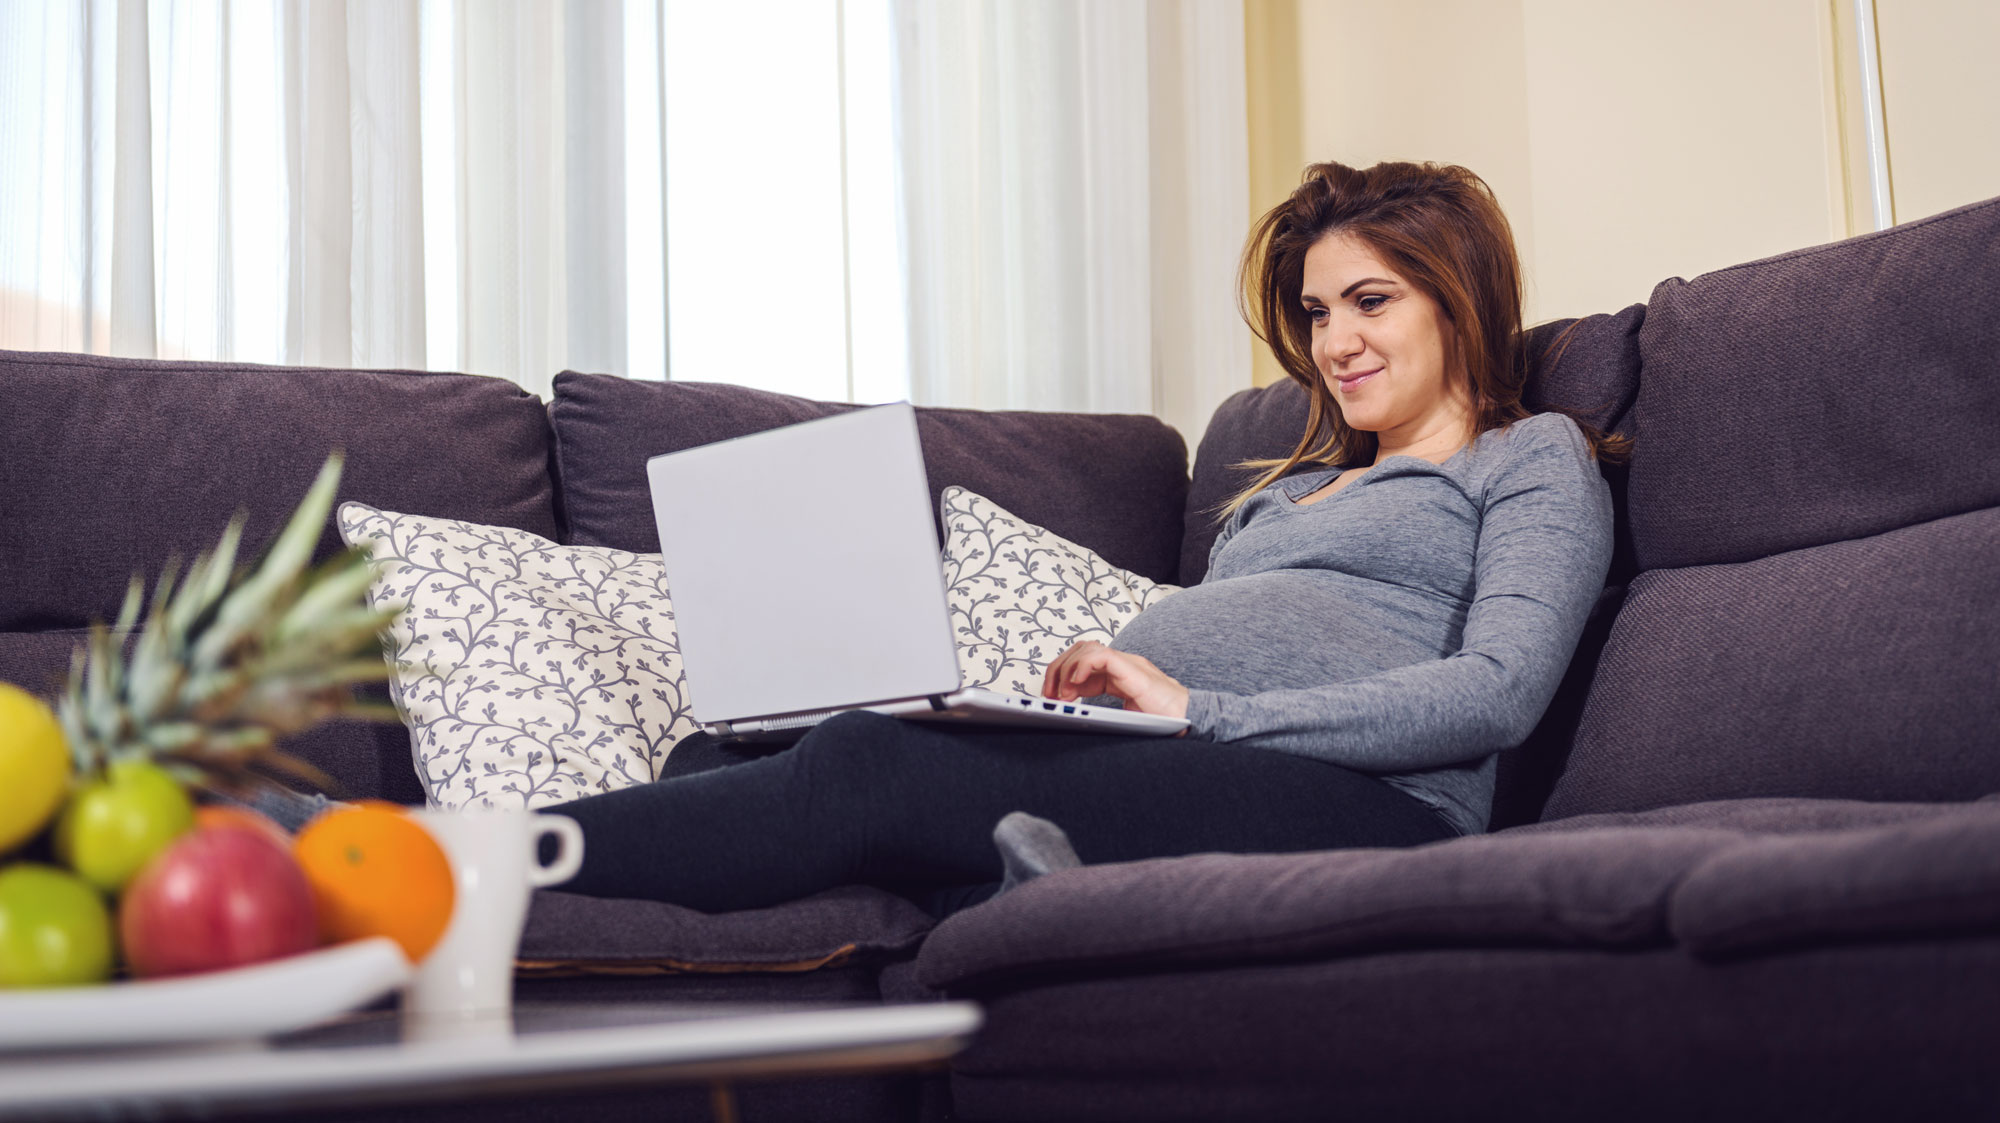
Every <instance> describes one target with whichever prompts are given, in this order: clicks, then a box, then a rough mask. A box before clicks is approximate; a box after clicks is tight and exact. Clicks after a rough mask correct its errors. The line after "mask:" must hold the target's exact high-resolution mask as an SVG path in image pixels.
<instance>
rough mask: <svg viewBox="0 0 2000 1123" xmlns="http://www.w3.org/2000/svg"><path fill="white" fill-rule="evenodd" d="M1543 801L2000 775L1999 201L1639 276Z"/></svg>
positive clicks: (1846, 789) (1914, 795) (1639, 799)
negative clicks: (1629, 361)
mask: <svg viewBox="0 0 2000 1123" xmlns="http://www.w3.org/2000/svg"><path fill="white" fill-rule="evenodd" d="M1639 345H1640V354H1641V359H1642V363H1643V369H1642V374H1641V377H1640V383H1639V396H1638V400H1637V402H1636V404H1635V406H1634V409H1633V413H1634V418H1635V421H1636V432H1637V436H1638V447H1637V449H1636V450H1635V453H1634V456H1633V461H1632V466H1631V481H1630V489H1629V508H1630V525H1631V531H1632V545H1633V549H1634V552H1635V555H1636V559H1637V562H1638V564H1639V566H1640V568H1641V572H1640V573H1639V574H1638V576H1637V577H1636V578H1635V579H1634V580H1633V581H1632V583H1631V586H1630V588H1629V590H1628V592H1627V595H1626V598H1625V603H1624V606H1623V608H1622V609H1621V610H1620V612H1619V614H1618V618H1617V621H1616V623H1615V624H1614V626H1613V628H1612V630H1611V634H1610V636H1609V639H1608V642H1607V644H1606V646H1605V649H1604V652H1603V655H1602V658H1601V659H1600V660H1599V663H1598V666H1597V670H1596V674H1595V676H1594V678H1593V682H1592V688H1591V692H1590V697H1589V701H1588V704H1587V705H1586V707H1585V709H1584V712H1583V714H1582V716H1581V721H1580V724H1579V727H1578V730H1577V735H1576V738H1575V743H1574V748H1573V751H1572V752H1571V754H1570V757H1569V760H1568V764H1567V768H1566V770H1565V771H1564V773H1563V775H1562V778H1561V780H1560V781H1559V782H1558V783H1557V784H1556V786H1555V790H1554V792H1553V794H1552V795H1551V797H1550V799H1549V802H1548V805H1547V809H1546V813H1547V814H1548V815H1549V816H1550V817H1558V816H1565V815H1573V814H1581V813H1585V812H1594V811H1626V810H1641V809H1644V808H1648V807H1658V806H1664V805H1669V804H1678V803H1686V802H1692V801H1696V800H1705V799H1719V798H1729V797H1738V796H1765V795H1792V796H1826V797H1846V798H1858V799H1885V800H1926V799H1947V800H1949V799H1967V798H1972V797H1975V796H1979V795H1983V794H1986V793H1988V792H1993V791H1996V790H2000V736H1996V732H1995V731H1996V730H2000V199H1996V200H1991V201H1988V202H1984V203H1978V204H1974V205H1972V206H1969V207H1962V208H1959V209H1958V210H1955V211H1949V212H1946V213H1944V214H1941V215H1937V216H1935V217H1932V218H1929V219H1924V220H1921V221H1918V222H1912V223H1909V224H1906V225H1904V226H1901V227H1897V228H1894V229H1892V230H1888V231H1884V232H1882V233H1879V234H1872V235H1867V236H1864V237H1861V238H1854V239H1849V240H1847V241H1843V242H1836V243H1832V244H1829V245H1825V246H1819V247H1814V248H1812V249H1807V250H1801V251H1798V252H1796V253H1791V254H1785V255H1782V256H1779V257H1774V258H1769V259H1766V260H1763V261H1756V262H1751V263H1748V264H1745V265H1739V266H1736V267H1734V268H1730V269H1724V270H1721V271H1718V272H1715V273H1710V274H1706V275H1704V276H1701V277H1697V278H1695V279H1694V280H1693V281H1682V280H1678V279H1676V280H1670V281H1667V282H1665V283H1663V284H1661V285H1660V286H1659V287H1658V288H1657V289H1655V290H1654V292H1653V296H1652V299H1651V300H1650V302H1649V303H1648V305H1647V313H1646V318H1645V324H1644V327H1643V328H1642V329H1641V331H1640V333H1639Z"/></svg>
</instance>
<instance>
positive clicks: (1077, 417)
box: [549, 371, 1187, 581]
mask: <svg viewBox="0 0 2000 1123" xmlns="http://www.w3.org/2000/svg"><path fill="white" fill-rule="evenodd" d="M852 408H855V407H853V406H847V405H838V404H834V403H829V402H814V401H808V400H806V399H804V398H795V397H791V396H789V395H785V394H773V393H769V392H766V391H762V390H751V389H748V388H745V387H741V386H725V385H719V384H710V383H700V382H640V381H633V380H628V379H623V378H613V377H611V376H609V375H601V374H578V373H576V372H574V371H564V372H563V373H562V374H559V375H557V376H556V380H555V396H554V399H553V400H552V401H551V403H550V405H549V419H550V422H551V423H552V425H553V426H554V430H555V439H556V450H557V456H558V462H559V464H560V472H559V475H560V477H561V480H562V500H563V508H564V512H565V518H566V520H567V523H568V528H569V530H568V533H569V538H568V541H570V542H574V543H576V544H579V545H586V546H611V547H614V548H616V549H620V550H630V551H633V552H635V553H650V552H657V551H658V550H659V548H660V540H659V532H658V530H657V529H656V528H655V526H654V524H653V503H652V498H651V494H650V492H649V491H648V490H647V485H646V458H647V457H649V456H655V455H658V454H660V453H664V452H676V451H679V450H681V449H685V448H693V447H695V446H696V445H703V444H708V443H710V442H712V441H720V440H726V439H728V438H730V437H741V436H745V435H747V434H750V433H756V432H761V431H763V430H765V429H774V428H777V427H778V426H780V425H789V424H793V423H795V422H799V421H809V420H812V419H813V418H816V417H825V416H827V415H829V414H832V413H837V412H840V411H842V410H846V409H852ZM917 430H918V433H919V435H920V437H921V439H922V441H923V447H924V464H925V467H926V470H927V471H928V473H929V476H930V487H931V502H932V505H933V510H935V509H936V503H937V500H938V497H939V495H940V494H941V493H942V492H943V491H944V489H945V487H946V486H948V485H951V484H957V485H959V486H961V487H966V488H970V489H971V490H973V491H976V492H978V493H979V494H981V495H984V496H987V497H988V498H990V499H992V500H993V501H994V502H996V503H999V504H1001V505H1002V506H1004V507H1006V508H1007V509H1008V510H1011V511H1013V512H1014V513H1016V514H1018V515H1020V516H1021V517H1022V518H1024V519H1028V520H1030V521H1032V522H1035V523H1038V524H1040V525H1042V526H1045V527H1047V528H1049V529H1050V530H1052V531H1054V532H1056V533H1057V534H1060V535H1062V536H1063V537H1064V538H1068V539H1070V540H1071V541H1073V542H1078V543H1081V544H1083V545H1085V546H1088V547H1089V548H1091V549H1093V550H1096V551H1097V552H1098V553H1100V554H1102V555H1104V557H1105V558H1106V559H1108V560H1109V561H1111V563H1112V564H1114V565H1118V566H1121V567H1123V568H1125V569H1130V570H1134V571H1136V572H1138V573H1141V574H1144V575H1145V576H1147V577H1149V578H1152V579H1153V580H1155V581H1171V580H1172V579H1173V576H1174V570H1175V567H1176V563H1177V560H1178V557H1179V554H1178V551H1179V548H1180V538H1181V523H1180V519H1181V506H1182V503H1183V502H1184V500H1185V499H1186V496H1187V446H1186V445H1185V444H1184V443H1183V442H1182V441H1181V438H1180V434H1178V433H1176V432H1175V431H1174V430H1173V429H1171V428H1169V427H1168V426H1167V425H1165V424H1164V423H1162V422H1160V421H1159V420H1157V419H1155V418H1151V417H1137V416H1126V415H1114V414H1078V413H1025V412H1013V413H1008V412H986V411H980V410H960V409H919V410H918V411H917ZM799 484H800V487H801V489H803V490H805V491H810V489H811V486H812V481H810V480H801V481H799Z"/></svg>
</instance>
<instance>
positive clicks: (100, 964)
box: [0, 862, 111, 987]
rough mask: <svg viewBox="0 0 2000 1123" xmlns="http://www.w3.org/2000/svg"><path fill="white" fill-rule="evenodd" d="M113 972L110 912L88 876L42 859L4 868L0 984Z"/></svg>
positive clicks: (97, 977) (58, 981)
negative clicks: (41, 860) (87, 878)
mask: <svg viewBox="0 0 2000 1123" xmlns="http://www.w3.org/2000/svg"><path fill="white" fill-rule="evenodd" d="M110 976H111V911H110V910H109V909H107V908H105V907H104V897H103V896H102V895H101V894H99V893H98V891H97V890H95V889H93V888H91V887H90V886H89V885H86V884H84V882H83V879H82V878H80V877H77V876H76V875H74V874H71V873H68V872H67V871H64V870H59V869H57V868H55V867H54V866H45V865H42V864H41V863H39V862H16V863H14V864H13V865H11V866H8V867H7V868H5V869H0V987H55V986H75V985H77V984H79V983H98V982H103V981H104V980H105V979H107V978H109V977H110Z"/></svg>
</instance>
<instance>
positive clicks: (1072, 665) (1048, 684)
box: [1042, 640, 1188, 717]
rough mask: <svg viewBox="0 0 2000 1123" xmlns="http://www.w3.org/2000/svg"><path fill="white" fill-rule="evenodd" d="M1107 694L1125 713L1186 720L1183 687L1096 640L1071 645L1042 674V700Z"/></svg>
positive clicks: (1135, 657)
mask: <svg viewBox="0 0 2000 1123" xmlns="http://www.w3.org/2000/svg"><path fill="white" fill-rule="evenodd" d="M1098 694H1110V695H1113V696H1115V697H1117V698H1119V699H1122V700H1123V701H1124V703H1125V708H1126V709H1128V710H1137V711H1139V712H1140V713H1142V714H1159V715H1160V716H1162V717H1186V716H1187V705H1188V692H1187V687H1185V686H1182V685H1181V684H1180V683H1178V682H1175V681H1174V680H1173V679H1172V678H1170V677H1168V675H1167V673H1166V672H1165V671H1162V670H1161V669H1160V668H1158V667H1155V666H1154V665H1153V662H1152V660H1150V659H1147V658H1145V657H1144V656H1140V655H1133V654H1131V653H1130V652H1125V651H1114V650H1112V649H1111V648H1109V647H1106V646H1104V645H1103V644H1101V643H1098V642H1097V641H1096V640H1084V641H1083V642H1082V643H1074V644H1071V645H1070V647H1069V650H1067V651H1065V652H1063V653H1062V654H1061V655H1058V656H1056V657H1055V661H1054V662H1052V663H1050V664H1049V669H1048V670H1047V671H1045V672H1043V674H1042V696H1043V697H1046V698H1059V699H1061V700H1062V701H1065V702H1067V701H1070V700H1072V699H1075V698H1089V697H1093V696H1095V695H1098Z"/></svg>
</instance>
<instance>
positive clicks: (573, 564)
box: [339, 503, 696, 808]
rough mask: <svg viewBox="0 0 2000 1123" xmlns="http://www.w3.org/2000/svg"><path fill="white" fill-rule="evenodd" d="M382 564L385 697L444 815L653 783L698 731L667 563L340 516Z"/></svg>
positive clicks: (363, 512) (443, 526)
mask: <svg viewBox="0 0 2000 1123" xmlns="http://www.w3.org/2000/svg"><path fill="white" fill-rule="evenodd" d="M339 517H340V533H341V537H343V538H344V539H346V541H347V542H348V543H349V544H350V545H360V544H366V545H368V546H369V547H371V548H372V550H373V551H374V557H375V560H376V561H377V562H379V563H381V569H380V572H379V573H378V574H377V576H376V578H375V581H374V583H373V584H372V585H371V586H370V587H369V590H368V598H369V601H370V603H372V604H374V605H375V606H376V607H378V608H379V607H383V606H386V605H390V604H405V605H407V606H408V609H407V611H405V612H404V613H403V614H402V615H401V616H400V617H398V618H397V619H396V621H395V623H394V624H392V625H391V626H390V629H389V639H390V640H391V642H392V643H393V645H394V650H393V651H392V652H391V653H390V654H389V656H388V659H389V664H390V669H391V671H392V677H391V678H390V682H389V687H390V695H391V697H392V698H394V700H395V702H396V707H397V709H399V710H400V711H401V712H402V714H403V720H404V721H405V722H406V723H407V724H408V725H409V727H410V743H411V748H412V750H413V754H414V756H415V758H416V765H417V774H418V775H419V776H421V777H422V778H423V781H424V784H425V787H426V788H427V790H428V791H429V793H430V801H431V803H432V804H434V805H436V806H440V807H446V808H459V807H465V806H468V805H472V806H485V807H545V806H548V805H550V804H554V803H564V802H567V801H569V800H572V799H576V798H578V797H580V796H586V795H592V794H594V793H597V792H606V791H610V790H612V789H613V788H622V787H626V786H628V785H631V784H639V783H644V782H646V781H648V780H652V779H655V778H656V777H657V776H658V775H659V772H660V766H661V765H662V764H663V763H664V762H665V761H666V758H667V753H668V751H669V750H671V749H672V748H673V747H674V745H675V744H676V743H678V742H679V741H680V740H681V738H683V737H685V736H687V735H688V734H689V733H691V732H693V731H694V730H695V728H696V727H695V724H694V721H693V719H692V718H691V717H689V716H688V703H687V676H686V674H685V673H684V672H683V671H682V669H681V657H680V642H679V637H678V636H677V634H676V633H675V630H674V612H673V606H672V604H671V603H669V601H668V600H667V583H666V570H665V568H664V567H663V566H662V565H661V563H660V556H659V555H658V554H629V553H626V552H625V551H623V550H611V549H605V548H601V547H592V546H558V545H556V544H555V543H553V542H550V541H549V540H548V539H546V538H542V537H540V536H538V535H534V534H529V533H528V532H527V531H523V530H512V529H509V528H507V527H497V526H480V525H478V524H476V523H467V522H459V521H456V520H453V519H441V518H431V517H428V516H424V515H399V514H396V513H394V512H391V511H378V510H376V509H374V508H372V507H369V506H367V505H365V504H361V503H345V504H342V505H341V508H340V516H339Z"/></svg>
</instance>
